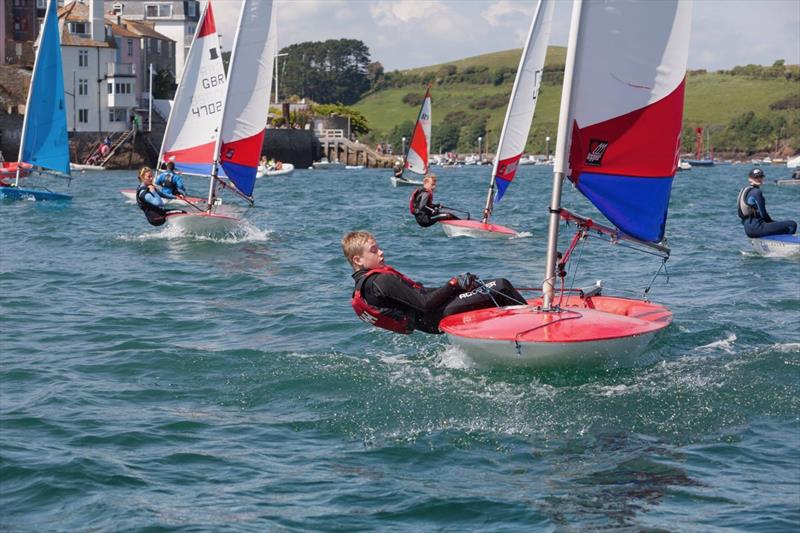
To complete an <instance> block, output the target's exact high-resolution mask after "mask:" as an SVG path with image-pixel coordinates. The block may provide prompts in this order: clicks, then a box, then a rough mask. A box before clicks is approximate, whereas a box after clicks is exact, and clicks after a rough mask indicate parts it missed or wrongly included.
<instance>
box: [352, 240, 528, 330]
mask: <svg viewBox="0 0 800 533" xmlns="http://www.w3.org/2000/svg"><path fill="white" fill-rule="evenodd" d="M342 251H343V252H344V256H345V258H346V259H347V261H348V262H349V263H350V266H352V267H353V280H354V281H355V288H354V290H353V295H352V299H351V305H352V306H353V310H354V311H355V313H356V315H357V316H358V318H360V319H361V320H363V321H364V322H367V323H368V324H372V325H373V326H376V327H379V328H383V329H387V330H389V331H393V332H395V333H411V332H413V331H414V330H417V329H418V330H421V331H424V332H426V333H434V334H440V333H442V332H441V330H439V322H440V321H441V320H442V318H444V317H445V316H448V315H452V314H456V313H463V312H465V311H471V310H474V309H482V308H485V307H491V306H494V305H496V304H497V305H501V306H504V305H518V304H524V303H525V299H524V298H523V297H522V296H521V295H520V294H519V293H518V292H517V291H516V290H515V289H514V288H513V287H512V286H511V283H509V282H508V281H507V280H505V279H503V278H500V279H496V280H490V281H487V282H486V283H485V284H482V283H480V282H478V280H477V278H476V277H475V276H474V275H472V274H470V273H469V272H466V273H464V274H459V275H458V276H454V277H453V278H451V279H450V281H448V282H447V283H445V284H444V285H442V286H441V287H439V288H438V289H426V288H425V287H424V286H423V285H422V284H421V283H418V282H416V281H414V280H412V279H411V278H409V277H407V276H405V275H403V274H401V273H400V272H398V271H397V270H395V269H394V268H392V267H390V266H388V265H387V264H386V263H385V261H384V255H383V250H381V249H380V247H379V246H378V242H377V240H376V239H375V237H374V236H373V235H372V234H371V233H370V232H368V231H352V232H350V233H348V234H347V235H345V236H344V238H342ZM479 286H483V287H489V288H490V289H489V290H486V291H477V290H475V289H477V288H478V287H479ZM489 291H491V292H489ZM492 293H494V294H492Z"/></svg>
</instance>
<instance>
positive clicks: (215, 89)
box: [159, 0, 226, 175]
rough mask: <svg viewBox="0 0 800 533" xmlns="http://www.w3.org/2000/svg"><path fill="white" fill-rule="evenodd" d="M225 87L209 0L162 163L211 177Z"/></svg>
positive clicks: (180, 89)
mask: <svg viewBox="0 0 800 533" xmlns="http://www.w3.org/2000/svg"><path fill="white" fill-rule="evenodd" d="M225 86H226V81H225V69H224V67H223V64H222V50H221V49H220V45H219V36H218V35H217V28H216V25H215V23H214V13H213V10H212V8H211V0H209V1H208V2H207V3H206V7H205V11H204V12H203V15H202V17H201V19H200V24H198V26H197V30H196V32H195V36H194V40H193V41H192V46H191V48H190V49H189V55H188V57H187V58H186V66H185V67H184V74H183V77H182V78H181V82H180V85H179V86H178V90H177V91H176V93H175V99H174V102H173V104H172V110H171V111H170V115H169V119H168V121H167V128H166V130H165V132H164V141H163V143H162V145H161V156H160V157H159V161H173V162H174V163H175V167H176V168H177V169H178V170H181V171H183V172H188V173H192V174H204V175H209V174H211V167H212V164H213V162H214V147H215V145H216V140H217V130H218V128H219V124H220V120H221V119H222V113H223V108H224V100H225Z"/></svg>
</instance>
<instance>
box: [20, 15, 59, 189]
mask: <svg viewBox="0 0 800 533" xmlns="http://www.w3.org/2000/svg"><path fill="white" fill-rule="evenodd" d="M55 3H56V0H49V1H48V2H47V11H46V12H45V14H44V24H42V28H41V32H40V33H39V46H38V48H36V59H34V61H33V73H32V74H31V84H30V86H29V87H28V98H27V99H26V100H25V116H24V117H23V119H22V137H20V139H19V155H18V156H17V175H16V177H15V178H14V187H18V186H19V174H20V163H22V162H23V161H22V154H24V153H25V138H26V137H27V136H28V135H27V134H28V117H29V116H30V115H31V113H30V109H31V97H32V96H33V87H34V83H36V73H37V72H38V71H39V69H38V68H36V67H38V66H39V56H40V55H41V51H42V42H43V41H44V37H45V33H47V28H48V27H49V26H48V24H49V23H50V17H51V16H52V11H53V6H54V5H55ZM56 24H57V23H56ZM56 34H57V35H58V30H56ZM58 39H59V41H60V39H61V37H60V35H59V36H58ZM58 47H59V51H58V53H59V54H61V42H59V43H58ZM25 162H26V163H28V162H29V161H25Z"/></svg>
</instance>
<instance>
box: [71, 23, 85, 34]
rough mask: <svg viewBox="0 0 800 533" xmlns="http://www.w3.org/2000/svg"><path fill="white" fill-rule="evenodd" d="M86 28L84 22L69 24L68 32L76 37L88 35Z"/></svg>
mask: <svg viewBox="0 0 800 533" xmlns="http://www.w3.org/2000/svg"><path fill="white" fill-rule="evenodd" d="M88 26H89V25H88V24H86V23H85V22H70V23H69V31H70V33H74V34H76V35H88V33H89V31H88Z"/></svg>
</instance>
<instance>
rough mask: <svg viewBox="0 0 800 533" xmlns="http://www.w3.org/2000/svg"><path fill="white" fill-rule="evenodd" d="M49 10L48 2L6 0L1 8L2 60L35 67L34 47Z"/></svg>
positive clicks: (43, 0)
mask: <svg viewBox="0 0 800 533" xmlns="http://www.w3.org/2000/svg"><path fill="white" fill-rule="evenodd" d="M46 10H47V2H46V0H6V1H4V2H3V7H2V8H0V30H2V38H0V60H2V62H3V64H14V65H23V66H33V61H34V58H35V53H34V50H33V46H34V44H35V42H36V37H37V36H38V35H39V26H40V25H41V23H42V20H43V19H44V14H45V11H46Z"/></svg>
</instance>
